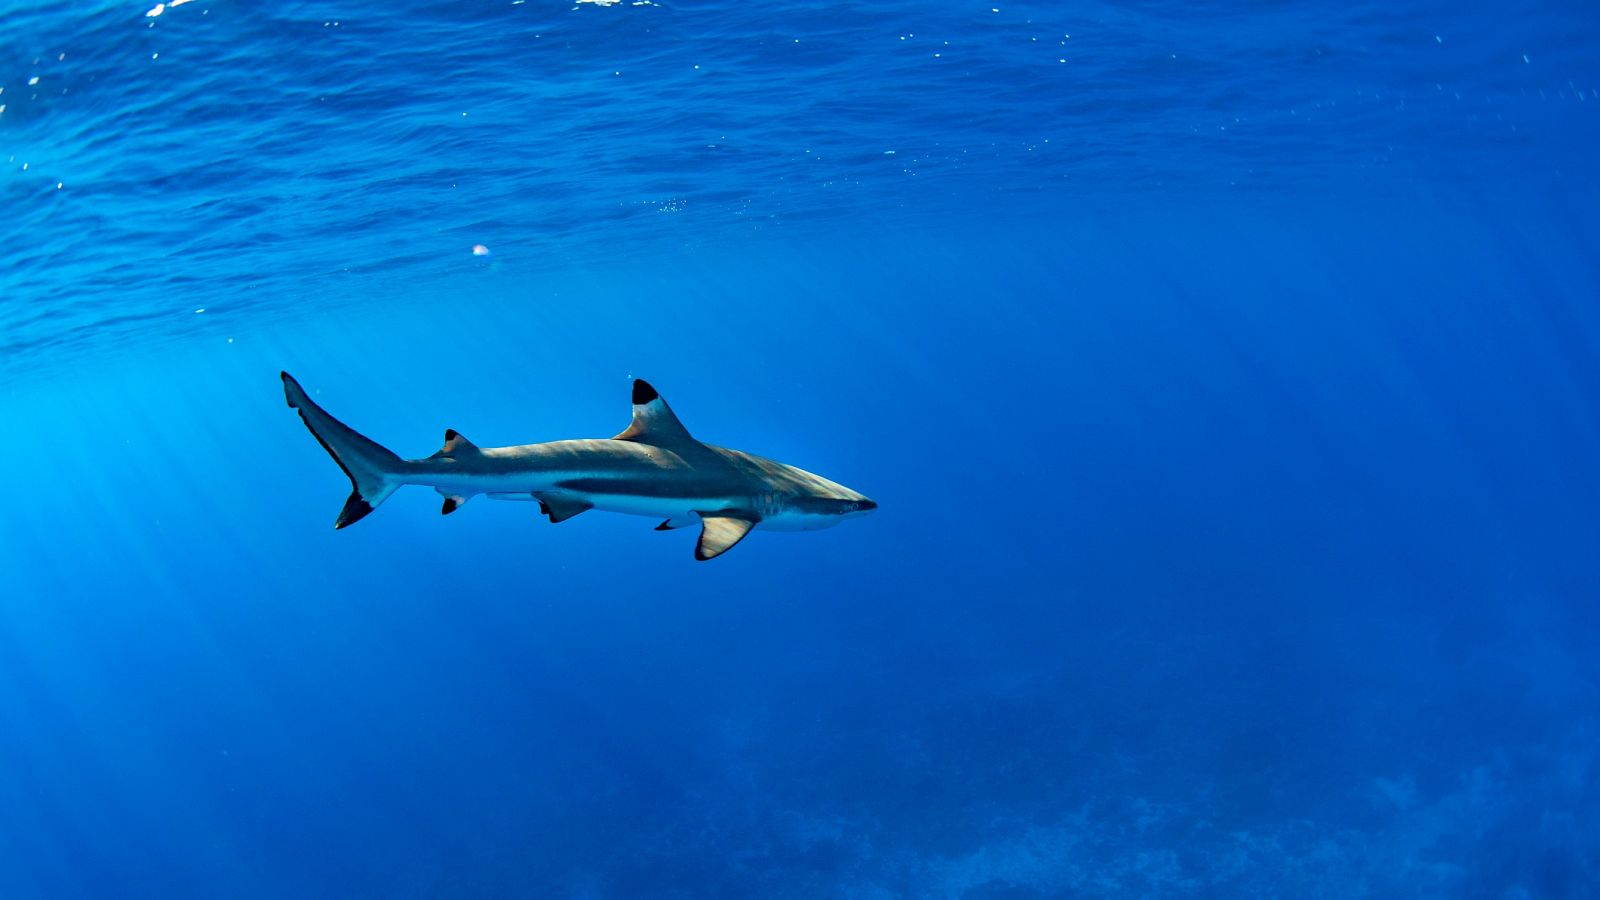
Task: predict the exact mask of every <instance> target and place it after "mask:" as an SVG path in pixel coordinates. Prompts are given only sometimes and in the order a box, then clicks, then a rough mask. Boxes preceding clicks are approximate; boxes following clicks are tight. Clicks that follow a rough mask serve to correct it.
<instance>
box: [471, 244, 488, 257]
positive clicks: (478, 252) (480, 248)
mask: <svg viewBox="0 0 1600 900" xmlns="http://www.w3.org/2000/svg"><path fill="white" fill-rule="evenodd" d="M472 255H473V256H488V255H489V248H488V247H485V246H484V245H482V244H473V245H472Z"/></svg>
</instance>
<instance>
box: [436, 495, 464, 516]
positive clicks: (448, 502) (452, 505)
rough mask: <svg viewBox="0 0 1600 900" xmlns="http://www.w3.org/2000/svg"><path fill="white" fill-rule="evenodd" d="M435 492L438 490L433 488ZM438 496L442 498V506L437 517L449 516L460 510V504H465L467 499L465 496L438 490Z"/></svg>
mask: <svg viewBox="0 0 1600 900" xmlns="http://www.w3.org/2000/svg"><path fill="white" fill-rule="evenodd" d="M435 490H438V489H437V488H435ZM439 496H441V497H443V498H444V506H443V507H441V508H440V510H439V515H441V516H448V515H450V514H451V513H453V512H455V511H456V510H458V509H460V508H461V504H463V503H465V502H467V498H466V496H465V495H462V494H452V493H450V492H449V491H444V490H440V491H439Z"/></svg>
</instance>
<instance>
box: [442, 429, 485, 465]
mask: <svg viewBox="0 0 1600 900" xmlns="http://www.w3.org/2000/svg"><path fill="white" fill-rule="evenodd" d="M482 452H483V451H482V450H479V449H478V445H477V444H474V443H473V442H471V441H469V440H467V439H466V438H464V437H462V436H461V433H460V432H458V431H456V430H455V429H454V428H446V429H445V430H444V446H443V447H440V448H439V452H438V453H435V454H434V455H433V458H434V459H446V458H450V459H454V458H457V457H462V456H471V455H473V454H477V453H482Z"/></svg>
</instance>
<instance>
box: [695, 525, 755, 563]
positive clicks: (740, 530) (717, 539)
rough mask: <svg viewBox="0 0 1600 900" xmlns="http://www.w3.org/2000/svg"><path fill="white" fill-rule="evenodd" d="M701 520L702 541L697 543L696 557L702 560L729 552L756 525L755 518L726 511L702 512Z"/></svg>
mask: <svg viewBox="0 0 1600 900" xmlns="http://www.w3.org/2000/svg"><path fill="white" fill-rule="evenodd" d="M700 521H701V522H702V523H703V524H702V526H701V529H700V543H698V544H696V545H695V548H694V558H695V559H698V560H700V561H701V562H705V561H706V560H708V559H715V558H717V557H718V556H721V555H722V554H724V553H726V552H728V550H729V549H731V548H732V547H733V545H734V544H737V543H739V542H740V541H742V540H744V536H745V535H747V534H749V533H750V529H752V528H754V527H756V523H755V520H754V519H746V518H744V517H743V516H734V515H727V514H725V513H702V514H701V515H700Z"/></svg>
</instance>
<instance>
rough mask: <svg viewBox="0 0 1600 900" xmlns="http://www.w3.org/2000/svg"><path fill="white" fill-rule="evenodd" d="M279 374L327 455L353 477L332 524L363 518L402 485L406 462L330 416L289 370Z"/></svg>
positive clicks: (287, 395)
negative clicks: (348, 493)
mask: <svg viewBox="0 0 1600 900" xmlns="http://www.w3.org/2000/svg"><path fill="white" fill-rule="evenodd" d="M280 374H281V375H282V376H283V395H284V398H285V399H286V400H288V401H289V407H290V408H291V409H295V410H298V411H299V413H300V418H301V419H302V420H303V421H304V422H305V423H306V427H307V428H309V429H310V430H311V436H312V437H314V438H316V439H317V443H319V444H321V445H322V449H324V450H326V451H328V455H329V456H331V457H333V461H334V462H336V463H338V464H339V468H341V469H343V470H344V474H345V475H347V476H349V478H350V486H351V491H350V498H349V499H348V500H346V501H345V502H344V508H343V509H341V510H339V517H338V518H337V519H335V520H334V522H333V527H334V528H343V527H345V526H346V525H350V524H353V523H355V522H358V521H360V520H361V519H362V518H364V517H365V516H366V515H367V513H370V512H372V511H373V509H375V508H377V506H378V504H380V503H382V502H383V501H384V500H386V499H388V497H389V495H390V494H392V493H394V489H395V488H397V487H399V486H400V472H401V470H402V469H403V467H404V465H405V463H404V462H403V461H402V460H401V459H400V457H398V456H396V455H394V454H393V453H391V452H389V451H388V450H387V449H385V448H384V447H382V446H380V445H379V444H378V443H377V442H376V441H372V440H369V439H367V438H366V437H363V436H362V435H360V434H359V433H357V432H356V430H355V429H353V428H351V427H350V426H348V425H346V424H344V423H343V422H341V421H339V420H338V419H335V418H334V417H333V416H331V415H328V412H327V410H324V409H323V408H322V407H320V406H318V405H317V404H316V402H315V401H313V400H312V399H311V398H310V397H308V396H306V392H305V390H304V389H303V388H301V387H300V383H299V382H298V381H295V380H294V378H293V377H292V376H290V374H289V373H288V372H283V373H280Z"/></svg>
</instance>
